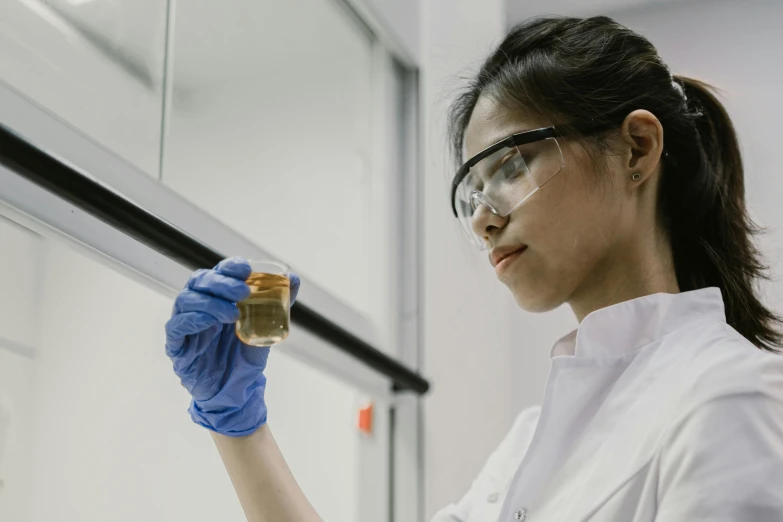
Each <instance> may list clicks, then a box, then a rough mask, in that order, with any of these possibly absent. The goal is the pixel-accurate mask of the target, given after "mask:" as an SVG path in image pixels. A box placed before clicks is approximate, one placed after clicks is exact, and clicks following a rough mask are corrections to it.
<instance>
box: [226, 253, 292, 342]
mask: <svg viewBox="0 0 783 522" xmlns="http://www.w3.org/2000/svg"><path fill="white" fill-rule="evenodd" d="M250 269H251V273H250V277H248V278H247V280H246V282H247V284H248V286H250V297H248V298H247V299H245V300H244V301H240V302H239V303H237V307H238V308H239V320H238V321H237V323H236V331H237V337H239V339H240V340H242V342H244V343H245V344H249V345H251V346H271V345H273V344H277V343H279V342H281V341H282V340H284V339H285V338H286V337H288V330H289V323H290V322H291V282H290V279H289V268H288V266H287V265H285V264H283V263H278V262H277V261H257V260H251V261H250Z"/></svg>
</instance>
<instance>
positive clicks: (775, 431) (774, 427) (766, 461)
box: [655, 393, 783, 522]
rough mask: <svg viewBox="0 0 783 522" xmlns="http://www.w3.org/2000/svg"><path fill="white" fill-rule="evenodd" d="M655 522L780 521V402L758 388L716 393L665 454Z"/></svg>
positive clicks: (782, 499) (782, 414)
mask: <svg viewBox="0 0 783 522" xmlns="http://www.w3.org/2000/svg"><path fill="white" fill-rule="evenodd" d="M660 465H661V467H660V475H659V489H658V510H657V516H656V518H655V522H686V521H687V522H706V521H709V522H745V521H753V522H773V521H775V522H779V521H781V520H783V404H781V402H779V401H776V400H774V399H772V398H770V397H769V396H767V395H764V394H761V393H748V394H743V395H733V396H729V397H724V398H719V399H714V400H713V401H711V402H708V403H706V404H704V405H702V406H701V407H699V408H698V409H697V410H695V411H694V412H693V414H692V415H690V416H689V418H688V419H687V420H686V421H685V422H683V423H682V424H681V426H680V427H679V429H677V430H676V432H674V433H673V434H672V436H671V438H670V439H669V441H668V443H667V444H666V445H665V446H664V449H663V451H662V453H661V463H660Z"/></svg>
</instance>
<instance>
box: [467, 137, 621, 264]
mask: <svg viewBox="0 0 783 522" xmlns="http://www.w3.org/2000/svg"><path fill="white" fill-rule="evenodd" d="M572 127H573V126H572ZM575 128H576V129H578V131H579V132H580V133H595V132H599V131H601V130H606V129H608V128H609V126H606V125H600V126H599V125H590V124H587V125H585V124H581V125H578V126H576V127H575ZM563 136H566V133H564V132H562V131H559V130H558V129H557V128H555V127H554V126H552V127H544V128H541V129H535V130H530V131H525V132H520V133H517V134H512V135H511V136H509V137H507V138H505V139H503V140H501V141H499V142H497V143H495V144H494V145H492V146H490V147H487V148H486V149H484V150H482V151H481V152H479V153H478V154H476V155H475V156H473V157H472V158H470V159H469V160H468V161H467V162H465V164H463V165H462V167H460V169H459V170H458V171H457V174H456V175H455V176H454V181H453V182H452V185H451V205H452V210H453V211H454V215H455V216H456V217H457V219H458V220H459V222H460V224H461V225H462V228H463V230H464V231H465V232H466V234H467V236H468V238H469V239H470V240H471V242H472V243H474V244H475V245H476V246H477V247H478V248H479V249H481V250H484V249H486V248H487V246H488V245H487V244H486V242H485V241H484V239H483V238H481V237H480V236H478V235H477V234H476V233H475V232H474V231H473V219H474V216H475V214H476V212H477V211H478V210H479V209H480V208H481V207H485V208H486V209H487V210H488V211H490V212H492V213H493V214H496V215H498V216H501V217H506V216H508V215H509V214H510V213H511V212H513V211H514V210H515V209H516V208H517V207H519V206H520V205H521V204H522V203H524V202H525V201H526V200H527V199H528V198H529V197H530V196H532V195H533V194H535V193H536V192H537V191H538V190H539V189H540V188H542V187H543V186H544V185H546V184H547V183H549V181H551V180H552V178H554V177H555V176H556V175H557V174H558V173H559V172H560V171H561V170H562V169H563V166H564V165H565V160H564V159H563V151H562V149H561V148H560V144H559V143H558V141H557V138H560V137H563Z"/></svg>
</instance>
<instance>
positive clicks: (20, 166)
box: [0, 125, 429, 395]
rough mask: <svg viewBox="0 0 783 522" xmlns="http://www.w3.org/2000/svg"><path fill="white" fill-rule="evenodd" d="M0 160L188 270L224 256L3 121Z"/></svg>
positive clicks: (343, 336)
mask: <svg viewBox="0 0 783 522" xmlns="http://www.w3.org/2000/svg"><path fill="white" fill-rule="evenodd" d="M0 164H3V165H5V166H6V167H8V168H10V169H11V170H13V171H14V172H16V173H17V174H18V175H20V176H22V177H24V178H26V179H28V180H30V181H32V182H33V183H35V184H37V185H39V186H41V187H43V188H45V189H46V190H48V191H50V192H52V193H53V194H56V195H57V196H58V197H60V198H62V199H64V200H66V201H68V202H69V203H71V204H73V205H75V206H77V207H79V208H81V209H83V210H84V211H85V212H87V213H89V214H91V215H93V216H94V217H96V218H98V219H100V220H101V221H104V222H106V223H108V224H109V225H111V226H112V227H114V228H116V229H118V230H120V231H122V232H123V233H125V234H127V235H128V236H130V237H132V238H134V239H136V240H137V241H139V242H140V243H143V244H144V245H147V246H148V247H150V248H152V249H153V250H155V251H157V252H160V253H161V254H163V255H165V256H166V257H169V258H171V259H173V260H175V261H177V262H178V263H180V264H182V265H184V266H186V267H188V268H190V269H194V270H195V269H197V268H211V267H213V266H215V265H216V264H217V263H218V262H219V261H220V260H221V259H223V258H224V257H225V256H223V255H222V254H220V253H218V252H216V251H214V250H212V249H211V248H209V247H208V246H206V245H204V244H203V243H201V242H200V241H199V240H198V239H196V238H194V237H193V236H191V235H189V234H187V233H186V232H184V231H182V230H180V229H179V228H177V227H175V226H173V225H172V224H170V223H168V222H167V221H164V220H162V219H161V218H159V217H157V216H155V215H153V214H151V213H150V212H147V211H146V210H144V209H143V208H141V207H139V206H138V205H136V204H135V203H133V202H132V201H129V200H127V199H125V198H124V197H122V196H120V195H119V194H117V193H115V192H113V191H111V190H110V189H108V188H107V187H105V186H103V185H101V184H100V183H98V182H96V181H94V180H92V179H90V178H88V177H86V176H84V175H82V174H80V173H79V172H77V171H76V170H74V169H73V168H71V167H69V166H68V165H66V164H65V163H63V162H61V161H60V160H58V159H57V158H55V157H53V156H51V155H49V154H47V153H46V152H45V151H42V150H41V149H39V148H37V147H35V146H34V145H32V144H30V143H28V142H27V141H26V140H24V139H23V138H21V137H19V136H17V135H16V134H15V133H13V132H12V131H10V130H9V129H7V128H6V127H4V126H2V125H0ZM291 321H292V322H293V323H294V324H297V325H299V326H301V327H302V328H304V329H306V330H308V331H310V332H312V333H313V334H315V335H317V336H318V337H320V338H322V339H324V340H326V341H328V342H330V343H331V344H333V345H334V346H335V347H336V348H338V349H340V350H342V351H343V352H345V353H347V354H349V355H350V356H351V357H353V358H355V359H357V360H359V361H361V362H362V363H364V364H365V365H367V366H368V367H370V368H372V369H373V370H375V371H377V372H379V373H381V374H383V375H385V376H386V377H388V378H389V379H391V381H392V383H393V389H394V390H395V391H401V390H410V391H413V392H415V393H417V394H420V395H421V394H424V393H426V392H427V390H428V389H429V382H427V380H426V379H424V378H423V377H422V376H421V375H419V374H418V373H416V372H414V371H413V370H411V369H410V368H408V367H406V366H405V365H403V364H401V363H400V362H398V361H396V360H395V359H393V358H392V357H389V356H388V355H386V354H385V353H383V352H382V351H380V350H378V349H377V348H375V347H373V346H371V345H369V344H368V343H366V342H365V341H363V340H361V339H359V338H358V337H356V336H355V335H353V334H352V333H351V332H349V331H347V330H345V329H344V328H342V327H341V326H339V325H337V324H335V323H333V322H332V321H330V320H329V319H327V318H325V317H324V316H322V315H321V314H319V313H318V312H316V311H315V310H313V309H312V308H310V307H308V306H306V305H304V304H302V303H297V304H296V305H294V306H293V308H291Z"/></svg>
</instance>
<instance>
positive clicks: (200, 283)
mask: <svg viewBox="0 0 783 522" xmlns="http://www.w3.org/2000/svg"><path fill="white" fill-rule="evenodd" d="M188 288H189V289H191V290H194V291H196V292H201V293H204V294H209V295H211V296H214V297H219V298H221V299H224V300H226V301H230V302H232V303H236V302H237V301H242V300H243V299H247V298H248V296H250V287H249V286H247V284H246V283H245V281H244V280H241V279H236V278H234V277H229V276H225V275H223V274H220V273H218V272H216V271H215V270H203V271H199V272H198V273H195V274H193V277H191V278H190V281H188Z"/></svg>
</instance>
